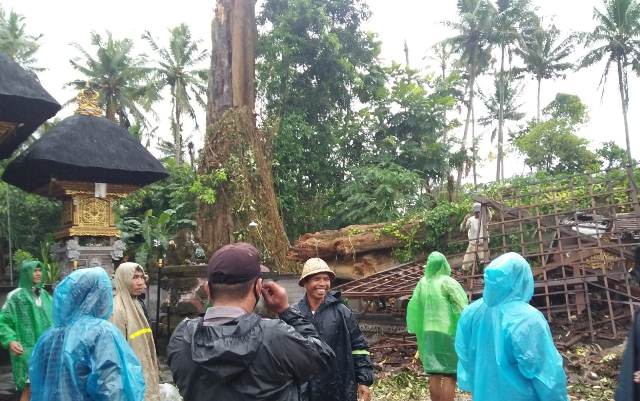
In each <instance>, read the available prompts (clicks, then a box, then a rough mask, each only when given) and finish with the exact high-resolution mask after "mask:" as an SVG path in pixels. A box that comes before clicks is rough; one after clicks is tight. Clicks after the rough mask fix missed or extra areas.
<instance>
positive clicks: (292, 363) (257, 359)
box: [167, 308, 334, 401]
mask: <svg viewBox="0 0 640 401" xmlns="http://www.w3.org/2000/svg"><path fill="white" fill-rule="evenodd" d="M280 318H281V319H282V320H277V319H275V320H274V319H263V318H261V317H259V316H258V315H256V314H246V315H243V316H240V317H238V318H237V319H235V320H233V321H231V322H229V323H227V324H224V325H219V326H203V324H202V322H203V318H197V319H185V320H184V321H183V322H182V323H180V325H178V327H177V328H176V330H175V331H174V332H173V335H172V336H171V340H170V341H169V346H168V348H167V356H168V362H169V367H170V368H171V372H172V373H173V380H174V382H175V384H176V385H177V386H178V388H179V389H180V393H181V394H182V396H183V397H184V399H185V400H189V401H205V400H206V401H215V400H220V401H241V400H247V401H248V400H269V401H299V400H300V399H301V392H300V386H301V384H303V383H304V382H305V381H306V380H308V379H309V377H310V376H311V375H314V374H316V373H318V372H320V371H325V370H327V369H328V368H329V366H330V365H331V362H332V361H333V358H334V354H333V352H332V351H331V348H329V346H327V344H325V343H323V342H322V341H320V340H319V339H318V333H317V331H316V329H315V328H314V327H313V325H311V324H310V323H309V321H308V320H307V319H305V318H304V317H303V316H302V315H301V314H300V312H299V311H296V310H295V309H293V308H289V309H287V310H286V311H285V312H283V313H282V314H280Z"/></svg>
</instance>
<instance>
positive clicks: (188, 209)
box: [115, 158, 202, 263]
mask: <svg viewBox="0 0 640 401" xmlns="http://www.w3.org/2000/svg"><path fill="white" fill-rule="evenodd" d="M164 165H165V167H166V169H167V170H168V171H169V177H168V178H166V179H165V180H162V181H158V182H155V183H153V184H151V185H147V186H145V187H144V188H141V189H139V190H137V191H135V192H133V193H131V194H130V195H129V196H127V197H126V198H124V199H122V200H121V201H120V202H118V204H117V205H116V207H115V211H116V213H117V225H118V228H119V229H120V230H121V231H122V237H123V240H124V241H125V242H126V243H127V246H128V248H129V250H131V251H133V252H135V253H136V260H143V261H144V262H145V263H146V261H147V260H149V261H150V260H155V259H157V258H156V256H158V255H159V254H160V253H161V252H162V250H163V249H164V245H162V244H165V243H166V241H168V239H170V238H171V237H173V236H174V235H175V234H176V233H177V232H178V231H179V230H180V229H182V228H195V214H196V199H197V198H198V197H199V196H200V195H202V193H201V192H197V191H193V190H192V189H193V187H194V182H195V181H196V173H195V171H193V169H192V168H191V167H190V166H188V165H186V164H183V165H181V166H177V165H176V162H175V160H174V159H173V158H169V159H166V160H165V161H164ZM153 210H164V212H162V213H161V214H160V215H159V216H155V215H154V214H153ZM163 216H164V217H163ZM167 216H168V217H167ZM154 239H155V240H157V241H156V243H155V245H154V242H153V240H154ZM158 241H159V242H158ZM165 245H166V244H165Z"/></svg>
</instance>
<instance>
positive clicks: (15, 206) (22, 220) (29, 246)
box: [0, 169, 62, 254]
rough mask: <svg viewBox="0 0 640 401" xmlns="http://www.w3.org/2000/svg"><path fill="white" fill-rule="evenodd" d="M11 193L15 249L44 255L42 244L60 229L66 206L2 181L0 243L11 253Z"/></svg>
mask: <svg viewBox="0 0 640 401" xmlns="http://www.w3.org/2000/svg"><path fill="white" fill-rule="evenodd" d="M1 170H2V169H0V174H1V173H2V171H1ZM7 191H9V193H8V195H9V196H8V201H9V206H10V208H9V211H10V217H11V218H10V220H11V225H10V227H11V230H10V231H11V242H12V246H13V249H24V250H27V251H29V252H31V253H32V254H38V253H39V252H40V248H39V244H40V243H41V242H42V241H44V240H45V239H46V237H47V235H48V234H51V233H53V232H55V231H56V230H57V229H58V228H59V227H60V213H61V212H62V204H61V203H60V202H59V201H57V200H53V199H49V198H44V197H42V196H38V195H34V194H30V193H27V192H24V191H22V190H20V189H18V188H16V187H14V186H12V185H9V184H7V183H5V182H4V181H0V243H1V244H2V245H1V246H2V249H4V251H5V252H6V253H7V254H8V253H9V252H8V250H9V244H8V242H9V241H8V238H9V237H8V233H9V224H8V221H7V212H8V209H7Z"/></svg>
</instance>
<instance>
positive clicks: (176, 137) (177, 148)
mask: <svg viewBox="0 0 640 401" xmlns="http://www.w3.org/2000/svg"><path fill="white" fill-rule="evenodd" d="M176 92H177V88H176V86H175V85H174V87H173V107H174V110H173V111H174V121H173V123H174V126H173V146H174V150H173V152H174V158H175V160H176V165H177V166H180V165H182V128H181V127H180V108H179V107H178V97H177V93H176Z"/></svg>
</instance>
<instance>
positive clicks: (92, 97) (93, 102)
mask: <svg viewBox="0 0 640 401" xmlns="http://www.w3.org/2000/svg"><path fill="white" fill-rule="evenodd" d="M99 96H100V95H99V94H98V92H96V91H95V90H93V89H90V88H88V87H87V88H84V89H83V90H81V91H80V92H79V93H78V96H76V102H77V103H78V109H77V110H76V114H82V115H85V116H93V117H102V109H100V106H99V104H98V98H99Z"/></svg>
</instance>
